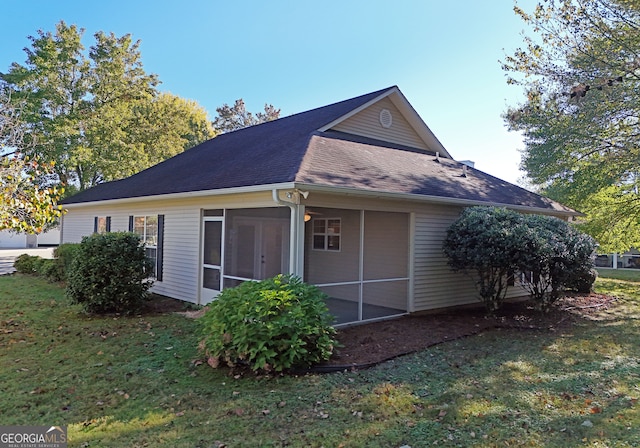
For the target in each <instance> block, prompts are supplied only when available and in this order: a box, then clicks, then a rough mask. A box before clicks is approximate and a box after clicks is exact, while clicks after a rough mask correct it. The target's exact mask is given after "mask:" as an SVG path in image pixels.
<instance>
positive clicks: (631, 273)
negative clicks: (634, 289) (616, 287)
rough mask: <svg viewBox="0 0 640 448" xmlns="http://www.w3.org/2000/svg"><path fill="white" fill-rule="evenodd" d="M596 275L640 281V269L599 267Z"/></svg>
mask: <svg viewBox="0 0 640 448" xmlns="http://www.w3.org/2000/svg"><path fill="white" fill-rule="evenodd" d="M598 277H600V278H609V279H616V280H625V281H628V282H640V269H607V268H599V269H598Z"/></svg>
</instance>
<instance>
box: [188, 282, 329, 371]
mask: <svg viewBox="0 0 640 448" xmlns="http://www.w3.org/2000/svg"><path fill="white" fill-rule="evenodd" d="M325 297H326V296H325V294H324V293H323V292H322V291H320V289H319V288H317V287H316V286H312V285H308V284H306V283H303V282H302V281H301V280H300V279H299V278H298V277H295V276H285V275H278V276H276V277H274V278H271V279H267V280H262V281H260V282H245V283H242V284H241V285H240V286H238V287H236V288H231V289H225V290H224V291H222V293H221V294H220V295H219V296H218V298H217V300H215V301H214V302H212V303H211V304H210V306H209V309H208V311H207V312H206V313H205V315H204V316H203V317H202V324H203V335H204V339H203V340H202V341H201V343H200V348H201V349H202V350H204V351H205V354H206V356H207V358H208V363H209V365H211V366H212V367H217V366H218V365H219V364H221V363H222V364H226V365H228V366H231V367H234V366H236V365H238V364H241V365H246V366H248V367H249V368H251V369H252V370H254V371H277V372H280V371H283V370H287V369H291V368H302V367H308V366H310V365H312V364H315V363H318V362H321V361H324V360H326V359H329V357H330V356H331V353H332V351H333V347H334V346H335V343H336V342H335V340H334V338H333V336H334V335H335V330H334V328H333V327H332V326H331V323H332V321H333V317H332V316H331V315H330V314H328V311H327V306H326V304H325V302H324V298H325Z"/></svg>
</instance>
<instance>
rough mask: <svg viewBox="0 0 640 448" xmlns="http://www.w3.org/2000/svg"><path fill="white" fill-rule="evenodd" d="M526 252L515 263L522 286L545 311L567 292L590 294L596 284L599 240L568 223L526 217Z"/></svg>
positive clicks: (535, 216) (524, 248)
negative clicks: (596, 258) (575, 291)
mask: <svg viewBox="0 0 640 448" xmlns="http://www.w3.org/2000/svg"><path fill="white" fill-rule="evenodd" d="M521 219H522V224H523V226H524V229H525V231H524V232H523V235H524V237H523V241H522V246H523V250H522V251H521V253H520V254H519V256H518V257H517V259H516V260H515V262H516V264H517V268H518V270H519V271H520V272H523V273H524V275H523V276H522V278H521V284H522V286H523V287H524V288H525V289H527V291H529V294H530V296H531V297H532V298H533V299H534V300H535V301H536V303H537V305H538V307H539V308H540V309H542V310H548V309H549V307H550V306H551V305H552V304H553V303H554V302H555V301H556V300H557V299H558V298H559V297H560V296H561V295H562V293H563V292H564V291H565V290H567V289H574V290H578V291H579V292H589V291H590V290H591V286H592V285H593V282H594V281H595V279H596V277H595V275H594V272H595V270H594V269H593V266H594V261H595V249H596V244H595V241H594V240H593V239H592V238H591V237H590V236H588V235H585V234H584V233H582V232H580V231H579V230H577V229H576V228H574V227H572V226H571V225H570V224H569V223H568V222H566V221H563V220H561V219H558V218H554V217H550V216H539V215H523V216H522V218H521Z"/></svg>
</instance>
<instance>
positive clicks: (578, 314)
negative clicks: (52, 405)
mask: <svg viewBox="0 0 640 448" xmlns="http://www.w3.org/2000/svg"><path fill="white" fill-rule="evenodd" d="M615 300H616V298H615V297H611V296H607V295H604V294H595V293H591V294H576V295H572V296H568V297H565V298H562V299H560V300H559V301H558V302H557V303H556V305H555V306H554V307H553V308H552V309H551V310H550V311H549V312H548V313H541V312H540V311H538V310H536V309H535V308H534V307H533V305H532V304H531V302H529V301H519V302H510V303H506V304H505V305H504V306H503V307H502V309H501V310H500V311H499V314H498V315H497V316H495V317H487V316H486V313H485V310H484V308H483V307H482V306H480V305H479V306H477V307H473V308H460V309H457V310H450V311H446V312H438V313H432V314H422V315H411V316H403V317H400V318H396V319H392V320H385V321H379V322H373V323H369V324H362V325H354V326H351V327H347V328H342V329H339V330H338V334H337V339H338V341H339V343H340V345H341V346H340V347H339V348H337V349H336V351H335V353H334V355H333V356H332V357H331V359H329V361H327V362H325V363H323V364H321V365H319V366H316V367H315V368H313V369H312V370H314V371H316V372H323V371H325V372H330V371H336V370H343V369H362V368H367V367H370V366H373V365H375V364H379V363H381V362H384V361H387V360H390V359H393V358H396V357H398V356H402V355H406V354H409V353H413V352H416V351H419V350H423V349H425V348H427V347H431V346H433V345H436V344H441V343H443V342H447V341H452V340H456V339H460V338H463V337H467V336H472V335H475V334H478V333H481V332H484V331H488V330H492V329H495V328H518V329H526V330H536V331H562V330H566V329H568V328H570V327H571V326H572V325H573V324H574V323H575V322H576V321H578V320H580V319H585V318H586V319H588V318H592V317H593V316H594V315H595V314H596V313H598V312H600V311H602V310H605V309H607V308H609V307H611V306H612V305H613V303H614V302H615ZM169 312H179V313H181V314H185V315H187V316H189V317H199V316H201V315H202V314H203V312H204V311H203V310H200V311H186V312H185V303H184V302H181V301H178V300H173V299H170V298H166V297H161V296H155V297H154V298H153V300H151V301H150V302H148V304H147V306H146V309H145V310H144V312H143V313H144V314H161V313H169Z"/></svg>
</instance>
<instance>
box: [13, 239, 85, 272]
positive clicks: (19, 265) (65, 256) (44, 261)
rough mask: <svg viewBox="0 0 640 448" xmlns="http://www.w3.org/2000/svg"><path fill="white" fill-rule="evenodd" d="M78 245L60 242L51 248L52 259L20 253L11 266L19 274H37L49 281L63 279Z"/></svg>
mask: <svg viewBox="0 0 640 448" xmlns="http://www.w3.org/2000/svg"><path fill="white" fill-rule="evenodd" d="M79 246H80V245H79V244H72V243H65V244H61V245H60V246H58V247H56V248H55V249H54V250H53V256H54V258H53V259H48V258H42V257H39V256H37V255H28V254H22V255H19V256H18V257H17V258H16V260H15V261H14V263H13V267H14V268H15V269H16V271H18V272H20V273H21V274H31V275H38V276H40V277H44V278H46V279H47V280H49V281H50V282H60V281H64V280H66V279H67V273H68V272H69V270H70V269H71V262H72V261H73V258H74V256H75V254H76V252H77V250H78V247H79Z"/></svg>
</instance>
